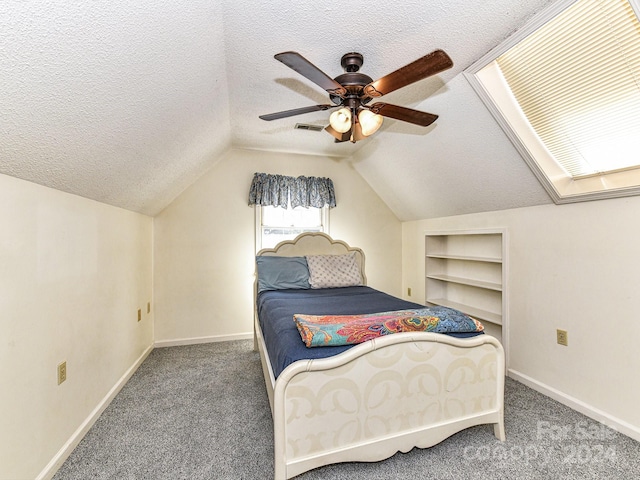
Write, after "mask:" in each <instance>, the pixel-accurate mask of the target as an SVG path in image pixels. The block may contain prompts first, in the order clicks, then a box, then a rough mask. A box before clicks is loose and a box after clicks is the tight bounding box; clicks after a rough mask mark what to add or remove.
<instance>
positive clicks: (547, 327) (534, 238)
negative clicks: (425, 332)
mask: <svg viewBox="0 0 640 480" xmlns="http://www.w3.org/2000/svg"><path fill="white" fill-rule="evenodd" d="M493 227H506V228H507V230H508V234H509V270H510V273H509V276H508V282H509V284H508V289H509V293H508V302H509V306H510V309H509V322H510V324H509V325H510V326H509V329H510V335H509V337H510V338H509V347H510V352H509V354H510V371H511V374H512V375H513V376H514V377H516V378H519V379H521V380H523V381H525V383H529V384H530V385H531V386H534V387H536V388H538V389H539V390H541V391H544V392H545V393H547V394H550V395H551V396H554V397H555V398H557V399H559V400H561V401H564V402H565V403H567V404H570V405H571V406H573V407H574V408H577V409H579V410H582V411H583V412H585V413H587V414H589V415H591V416H593V417H594V418H598V419H600V420H602V421H605V422H606V423H609V424H613V425H615V426H617V428H619V429H620V430H621V431H623V432H624V433H626V434H628V435H631V436H633V437H634V438H636V439H639V440H640V410H639V409H638V399H640V382H638V380H637V379H638V371H640V354H639V353H638V352H639V351H640V350H639V349H638V339H639V338H640V315H639V314H638V306H639V305H640V247H639V245H640V243H639V239H640V197H630V198H624V199H615V200H603V201H597V202H586V203H578V204H571V205H562V206H556V205H547V206H539V207H530V208H522V209H514V210H505V211H499V212H490V213H480V214H475V215H463V216H456V217H447V218H439V219H432V220H423V221H417V222H407V223H405V224H403V288H407V287H412V288H413V290H414V291H415V292H417V293H418V294H420V295H421V298H420V301H424V284H425V281H424V232H425V231H426V230H464V229H470V228H493ZM557 328H561V329H565V330H568V337H569V346H568V347H564V346H560V345H558V344H557V343H556V329H557Z"/></svg>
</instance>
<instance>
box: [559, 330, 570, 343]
mask: <svg viewBox="0 0 640 480" xmlns="http://www.w3.org/2000/svg"><path fill="white" fill-rule="evenodd" d="M556 336H557V340H558V343H559V344H560V345H564V346H565V347H568V346H569V337H568V334H567V331H566V330H560V329H558V330H556Z"/></svg>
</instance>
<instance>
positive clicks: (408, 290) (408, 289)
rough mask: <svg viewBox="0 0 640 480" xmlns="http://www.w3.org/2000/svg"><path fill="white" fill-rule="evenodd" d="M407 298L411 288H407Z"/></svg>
mask: <svg viewBox="0 0 640 480" xmlns="http://www.w3.org/2000/svg"><path fill="white" fill-rule="evenodd" d="M407 296H408V297H410V296H411V287H409V288H407Z"/></svg>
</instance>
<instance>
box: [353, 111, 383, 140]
mask: <svg viewBox="0 0 640 480" xmlns="http://www.w3.org/2000/svg"><path fill="white" fill-rule="evenodd" d="M382 120H383V117H382V115H378V114H377V113H373V112H372V111H371V110H365V109H363V110H360V113H359V114H358V121H359V123H360V127H361V128H362V135H364V136H365V137H368V136H369V135H373V134H374V133H376V132H377V131H378V129H379V128H380V126H381V125H382Z"/></svg>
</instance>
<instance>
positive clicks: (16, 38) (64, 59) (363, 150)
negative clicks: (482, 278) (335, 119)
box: [0, 0, 550, 220]
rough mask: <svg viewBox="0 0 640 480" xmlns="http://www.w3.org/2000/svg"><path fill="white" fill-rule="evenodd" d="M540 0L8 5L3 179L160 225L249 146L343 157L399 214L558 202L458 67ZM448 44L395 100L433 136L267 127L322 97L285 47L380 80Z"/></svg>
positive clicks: (322, 120)
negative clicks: (351, 136) (356, 66)
mask: <svg viewBox="0 0 640 480" xmlns="http://www.w3.org/2000/svg"><path fill="white" fill-rule="evenodd" d="M546 3H547V0H520V1H518V2H513V1H512V0H487V1H485V2H473V1H470V0H446V1H445V0H409V1H403V2H386V3H382V2H377V3H372V2H370V1H362V0H351V1H349V2H345V1H344V0H342V1H337V0H316V1H313V2H312V1H309V0H297V1H295V2H291V1H289V0H287V1H284V0H269V1H265V0H258V1H251V2H242V1H240V2H239V1H237V0H236V1H229V0H222V1H220V0H218V1H216V0H190V1H189V2H184V1H178V0H165V1H158V0H153V1H151V0H139V1H136V2H131V1H123V0H110V1H106V0H102V1H96V2H87V1H85V0H67V1H65V2H51V1H45V0H32V1H29V2H25V1H23V0H4V1H3V9H2V12H0V59H1V60H2V65H3V68H2V69H1V70H0V92H2V100H1V101H0V102H1V103H0V133H1V135H2V138H0V173H4V174H8V175H12V176H16V177H19V178H23V179H26V180H30V181H33V182H36V183H40V184H43V185H47V186H50V187H53V188H56V189H59V190H63V191H67V192H71V193H74V194H78V195H81V196H84V197H87V198H92V199H95V200H98V201H101V202H105V203H108V204H112V205H116V206H120V207H123V208H126V209H129V210H133V211H138V212H141V213H146V214H149V215H154V214H156V213H158V212H159V211H160V210H162V209H163V208H164V207H165V206H166V205H167V204H168V203H170V202H171V201H172V200H173V199H174V198H175V197H176V196H177V195H178V194H179V193H180V192H181V191H183V190H184V189H185V188H186V187H188V186H189V185H190V184H191V183H192V182H193V181H194V180H195V179H197V178H198V177H199V176H200V175H201V174H202V173H203V172H204V171H206V170H207V169H208V168H210V167H211V166H212V165H213V164H214V163H215V162H216V161H217V159H218V158H220V155H221V154H222V152H224V151H225V150H227V149H229V148H232V147H237V148H249V149H257V150H271V151H287V152H298V153H305V154H314V155H325V156H326V155H329V156H341V157H347V158H349V159H351V160H352V162H353V164H354V168H356V169H357V170H358V171H359V172H360V173H361V174H362V175H363V177H364V178H365V180H367V181H368V182H369V183H370V184H371V185H372V186H373V187H374V188H375V189H376V191H377V192H378V193H379V194H380V196H381V197H382V198H383V200H385V202H387V204H388V205H389V206H390V207H391V208H392V209H393V211H394V212H395V213H396V214H397V215H398V217H399V218H400V219H402V220H410V219H418V218H427V217H433V216H442V215H453V214H460V213H471V212H473V211H482V210H496V209H501V208H512V207H518V206H526V205H532V204H540V203H549V202H550V200H549V198H548V196H547V195H546V193H545V192H544V190H543V189H542V187H541V186H540V185H539V184H538V183H537V181H536V180H535V177H534V176H533V175H532V174H531V172H530V171H529V170H528V168H527V167H526V165H525V164H524V162H523V161H522V160H521V159H520V158H519V156H518V154H517V153H516V151H515V150H514V149H513V148H512V147H511V145H510V143H509V142H508V140H507V139H506V137H505V136H504V135H503V134H502V132H501V131H500V130H499V128H498V127H497V124H495V122H494V121H493V120H492V118H491V117H490V115H489V114H488V112H487V110H486V109H485V108H484V107H483V106H482V104H481V103H479V101H478V99H477V97H476V96H475V94H474V93H473V92H472V91H471V89H470V88H469V87H468V85H467V84H466V80H465V79H464V77H463V76H462V75H461V72H462V71H463V70H464V69H465V68H466V67H467V66H469V65H470V64H471V63H473V62H474V61H475V60H477V59H478V58H479V57H481V56H482V55H483V54H484V53H486V52H487V51H488V50H490V49H491V48H493V47H494V46H495V45H497V44H498V43H499V42H500V41H501V40H502V39H503V38H505V37H506V36H507V35H508V34H509V33H511V32H512V31H513V30H515V29H516V28H518V27H519V26H520V25H522V24H523V23H524V22H525V21H526V20H527V19H528V18H529V17H531V16H532V15H533V14H534V13H536V12H537V11H538V10H540V8H541V7H542V6H543V5H544V4H546ZM374 6H375V8H373V7H374ZM436 48H442V49H444V50H445V51H446V52H447V53H448V54H449V55H450V56H451V58H452V59H453V60H454V63H455V66H454V68H452V69H450V70H448V71H446V72H443V73H442V74H440V75H437V76H434V77H431V78H429V79H426V80H423V81H420V82H417V83H415V84H413V85H411V86H408V87H405V88H403V89H401V90H399V91H396V92H393V93H391V94H389V95H388V96H385V97H384V99H383V100H384V101H385V102H388V103H394V104H398V105H403V106H408V107H412V108H419V109H421V110H426V111H429V112H432V113H436V114H439V115H440V116H441V118H440V119H439V120H438V121H437V122H436V124H434V125H433V126H431V127H429V128H426V129H423V128H420V127H416V126H413V125H409V124H405V123H403V122H399V121H394V120H390V119H387V120H385V124H384V126H383V127H382V129H381V130H380V131H379V132H378V133H376V135H374V136H373V137H371V138H369V139H367V140H364V141H362V142H359V143H357V144H355V145H354V144H351V143H344V144H335V143H334V142H333V141H332V140H333V139H332V137H330V136H329V135H328V134H327V133H325V132H319V133H318V132H310V131H302V130H294V128H293V127H294V125H295V123H296V122H302V123H310V124H317V125H323V126H324V125H326V124H327V119H328V112H317V113H312V114H306V115H301V116H298V117H291V118H289V119H283V120H276V121H272V122H265V121H262V120H260V119H258V115H260V114H265V113H272V112H276V111H280V110H287V109H291V108H297V107H303V106H308V105H314V104H319V103H327V96H326V93H325V92H323V91H322V90H321V89H320V88H319V87H317V86H315V85H314V84H312V83H311V82H309V81H308V80H306V79H305V78H303V77H302V76H300V75H298V74H296V73H295V72H294V71H293V70H291V69H289V68H287V67H286V66H284V65H283V64H281V63H280V62H278V61H276V60H275V59H274V58H273V55H274V54H276V53H279V52H282V51H288V50H293V51H297V52H299V53H301V54H302V55H303V56H305V57H306V58H308V59H309V60H310V61H311V62H312V63H314V64H315V65H316V66H318V67H319V68H321V69H322V70H324V71H325V72H326V73H327V74H329V75H330V76H332V77H335V76H337V75H339V74H341V73H342V68H341V67H340V57H341V56H342V55H343V54H344V53H347V52H350V51H357V52H360V53H362V54H363V55H364V65H363V67H362V69H361V71H362V72H363V73H366V74H368V75H369V76H371V77H372V78H374V79H377V78H380V77H382V76H383V75H386V74H387V73H390V72H391V71H393V70H396V69H397V68H399V67H401V66H403V65H405V64H407V63H409V62H411V61H413V60H415V59H417V58H419V57H421V56H423V55H425V54H427V53H429V52H431V51H432V50H434V49H436ZM489 142H491V144H489ZM452 189H454V190H456V191H457V192H458V194H457V195H456V196H455V197H452V198H450V199H446V192H447V191H451V190H452Z"/></svg>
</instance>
